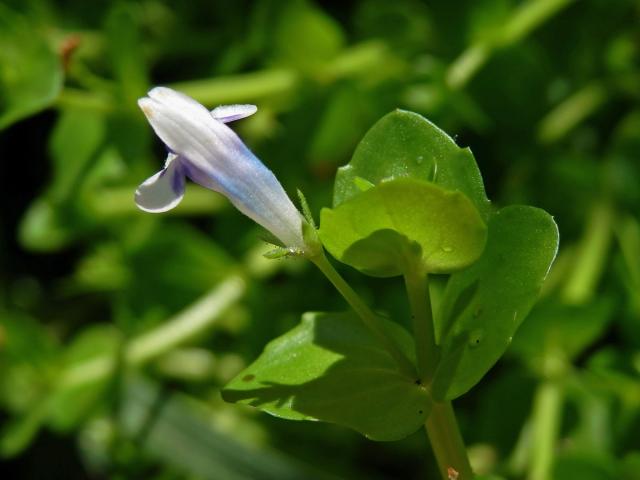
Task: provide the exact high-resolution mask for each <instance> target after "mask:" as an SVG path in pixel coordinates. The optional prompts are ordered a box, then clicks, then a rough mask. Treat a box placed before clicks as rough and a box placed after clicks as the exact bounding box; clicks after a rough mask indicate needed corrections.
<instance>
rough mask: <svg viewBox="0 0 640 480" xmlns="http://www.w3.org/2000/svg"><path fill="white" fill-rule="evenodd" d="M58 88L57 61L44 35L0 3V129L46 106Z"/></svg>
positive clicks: (59, 82)
mask: <svg viewBox="0 0 640 480" xmlns="http://www.w3.org/2000/svg"><path fill="white" fill-rule="evenodd" d="M61 87H62V68H61V65H60V61H59V60H58V57H57V56H56V54H55V52H53V51H52V50H51V49H50V48H49V45H48V44H47V42H46V40H45V38H43V36H42V35H41V34H40V32H39V31H38V30H37V29H36V28H35V27H34V26H33V25H30V24H29V22H28V21H27V20H26V18H24V17H23V16H22V15H19V14H17V13H15V12H13V11H12V10H10V9H9V8H7V7H5V6H4V5H0V130H1V129H3V128H6V127H7V126H9V125H11V124H12V123H14V122H17V121H18V120H21V119H23V118H25V117H28V116H29V115H32V114H34V113H36V112H38V111H39V110H42V109H43V108H46V107H47V106H49V105H50V104H51V103H52V102H53V100H54V99H55V98H56V96H57V95H58V92H59V91H60V88H61Z"/></svg>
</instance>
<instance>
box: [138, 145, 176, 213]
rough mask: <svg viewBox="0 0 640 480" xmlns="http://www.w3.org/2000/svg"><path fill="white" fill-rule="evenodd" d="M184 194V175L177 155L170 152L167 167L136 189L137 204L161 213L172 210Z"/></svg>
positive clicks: (149, 210)
mask: <svg viewBox="0 0 640 480" xmlns="http://www.w3.org/2000/svg"><path fill="white" fill-rule="evenodd" d="M183 196H184V175H183V174H182V172H181V171H180V162H179V161H178V160H177V155H174V154H172V153H170V154H169V157H168V158H167V162H166V164H165V168H163V169H162V170H160V171H159V172H158V173H156V174H155V175H153V176H152V177H150V178H148V179H147V180H145V181H144V182H142V184H141V185H140V186H139V187H138V189H137V190H136V195H135V199H136V205H138V208H140V209H141V210H144V211H145V212H151V213H161V212H166V211H167V210H171V209H172V208H173V207H175V206H176V205H178V203H180V200H182V197H183Z"/></svg>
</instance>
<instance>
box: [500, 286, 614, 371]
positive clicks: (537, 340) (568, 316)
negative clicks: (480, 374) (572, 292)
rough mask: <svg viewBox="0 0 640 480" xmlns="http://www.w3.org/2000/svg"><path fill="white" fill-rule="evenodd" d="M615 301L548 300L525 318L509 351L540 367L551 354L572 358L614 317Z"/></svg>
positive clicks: (594, 338) (606, 299)
mask: <svg viewBox="0 0 640 480" xmlns="http://www.w3.org/2000/svg"><path fill="white" fill-rule="evenodd" d="M613 305H614V304H613V302H612V301H611V299H610V298H599V299H597V300H595V301H592V302H590V303H589V304H587V305H565V304H560V303H555V302H553V303H552V302H547V303H545V304H541V305H539V306H536V308H534V309H533V311H532V312H531V315H529V316H528V317H527V319H526V320H525V321H524V323H523V324H522V326H521V327H520V330H519V332H518V335H517V336H516V337H515V339H514V342H513V345H511V348H510V349H509V351H510V352H511V353H514V354H515V355H517V356H518V357H519V358H521V359H522V360H523V361H525V362H526V363H527V364H529V365H531V366H533V367H534V368H536V369H542V368H543V364H544V363H545V360H546V359H547V357H548V356H549V355H561V356H562V360H572V359H574V358H576V357H577V356H578V355H580V354H581V353H582V352H583V351H584V350H585V349H586V348H587V347H589V345H591V344H592V343H593V342H594V341H596V340H597V339H598V338H599V337H600V336H601V335H602V334H603V332H604V331H605V329H606V328H607V326H608V325H609V323H610V321H611V320H612V313H613Z"/></svg>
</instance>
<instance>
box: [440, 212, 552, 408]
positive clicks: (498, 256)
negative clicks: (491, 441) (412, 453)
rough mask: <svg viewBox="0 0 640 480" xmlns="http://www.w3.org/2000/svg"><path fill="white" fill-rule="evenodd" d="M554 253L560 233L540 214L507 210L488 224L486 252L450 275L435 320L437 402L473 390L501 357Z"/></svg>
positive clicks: (550, 219)
mask: <svg viewBox="0 0 640 480" xmlns="http://www.w3.org/2000/svg"><path fill="white" fill-rule="evenodd" d="M557 249H558V228H557V226H556V224H555V222H554V221H553V218H552V217H551V216H550V215H549V214H548V213H546V212H545V211H544V210H540V209H537V208H533V207H526V206H510V207H506V208H503V209H502V210H500V211H499V212H497V213H496V214H494V215H493V216H492V218H491V220H490V221H489V234H488V239H487V246H486V248H485V250H484V253H483V254H482V257H480V259H479V260H478V261H477V262H476V263H475V264H474V265H472V266H471V267H470V268H468V269H467V270H465V271H463V272H460V273H457V274H455V275H452V276H451V278H450V280H449V283H448V284H447V288H446V290H445V293H444V297H443V299H442V303H441V305H440V309H439V311H438V314H437V316H436V322H437V323H436V335H437V338H438V343H439V344H440V345H441V347H442V357H441V358H442V360H441V362H440V366H439V367H438V371H437V372H436V376H435V379H434V386H433V392H434V397H435V398H447V399H452V398H455V397H458V396H460V395H462V394H463V393H465V392H466V391H467V390H469V389H470V388H471V387H473V386H474V385H475V384H476V383H477V382H478V381H479V380H480V379H481V378H482V377H483V376H484V374H485V373H487V371H488V370H489V369H490V368H491V367H492V366H493V364H494V363H495V362H496V361H497V360H498V359H499V358H500V356H501V355H502V354H503V353H504V351H505V349H506V348H507V346H508V345H509V343H510V342H511V338H512V336H513V335H514V334H515V332H516V330H517V328H518V326H519V325H520V323H521V322H522V320H523V319H524V318H525V317H526V315H527V314H528V313H529V311H530V310H531V308H532V307H533V304H534V303H535V301H536V298H537V296H538V293H539V291H540V288H541V286H542V282H543V281H544V278H545V276H546V275H547V272H548V271H549V268H550V266H551V263H552V262H553V259H554V258H555V255H556V252H557Z"/></svg>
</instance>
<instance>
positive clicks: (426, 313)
mask: <svg viewBox="0 0 640 480" xmlns="http://www.w3.org/2000/svg"><path fill="white" fill-rule="evenodd" d="M404 282H405V285H406V288H407V294H408V295H409V303H410V305H411V320H412V322H413V333H414V337H415V342H416V359H417V362H418V375H419V376H420V379H421V380H422V381H423V382H424V383H429V382H430V381H431V379H432V377H433V374H434V372H435V369H436V366H437V364H438V357H439V353H440V352H439V351H438V347H437V345H436V339H435V330H434V325H433V313H432V311H431V297H430V295H429V279H428V276H427V274H426V273H424V272H419V271H415V270H412V269H410V270H408V272H407V273H405V275H404Z"/></svg>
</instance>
